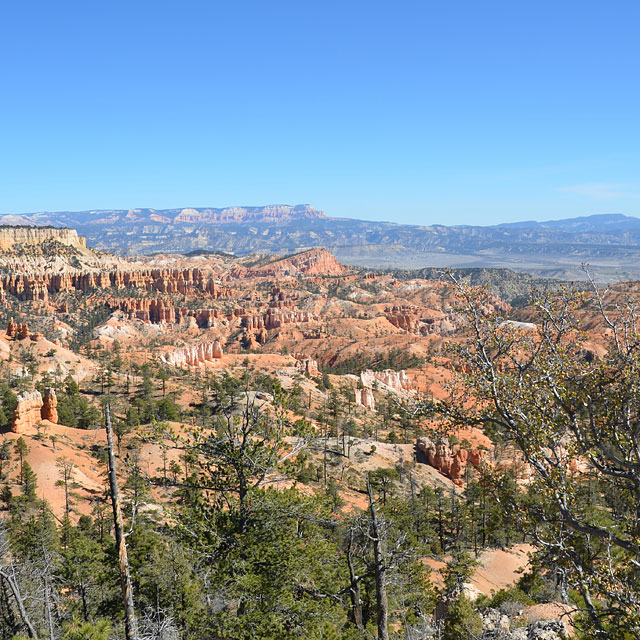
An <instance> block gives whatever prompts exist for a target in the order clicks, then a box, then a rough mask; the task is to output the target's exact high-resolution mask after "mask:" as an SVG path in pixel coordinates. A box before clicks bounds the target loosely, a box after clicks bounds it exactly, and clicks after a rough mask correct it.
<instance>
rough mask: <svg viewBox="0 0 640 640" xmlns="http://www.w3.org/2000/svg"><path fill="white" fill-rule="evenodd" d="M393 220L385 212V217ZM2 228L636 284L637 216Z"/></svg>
mask: <svg viewBox="0 0 640 640" xmlns="http://www.w3.org/2000/svg"><path fill="white" fill-rule="evenodd" d="M390 215H392V214H390ZM0 223H1V224H35V225H54V226H66V227H72V228H74V229H76V230H77V231H78V233H79V234H80V235H82V236H85V237H86V238H87V243H88V245H89V246H91V247H94V248H97V249H100V250H103V251H108V252H111V253H117V254H125V255H133V254H140V253H146V254H148V253H156V252H167V253H168V252H172V253H187V252H190V251H194V250H205V251H206V250H210V251H227V252H230V253H235V254H247V253H252V252H263V253H264V252H268V253H279V254H283V253H294V252H298V251H301V250H303V249H306V248H309V247H318V246H323V247H327V248H328V249H330V250H331V251H332V252H334V253H335V254H336V255H337V257H338V258H339V259H340V260H341V261H342V262H346V263H349V264H355V265H361V266H366V267H370V268H420V267H428V266H435V267H442V266H453V267H508V268H511V269H515V270H519V271H524V272H528V273H534V274H536V275H542V276H546V277H557V278H563V279H565V278H570V279H581V278H583V277H584V274H583V272H582V271H581V269H580V264H581V263H583V262H588V263H589V264H590V265H591V267H592V269H593V271H594V273H596V274H597V276H598V277H599V278H600V279H602V280H618V279H637V278H640V219H638V218H632V217H629V216H625V215H622V214H602V215H594V216H587V217H580V218H570V219H566V220H554V221H549V222H534V221H531V222H515V223H506V224H499V225H493V226H472V225H465V226H444V225H429V226H418V225H403V224H395V223H392V222H373V221H366V220H355V219H349V218H330V217H327V216H325V215H324V213H323V212H321V211H318V210H316V209H314V208H313V207H311V206H309V205H297V206H289V205H269V206H263V207H228V208H221V209H220V208H218V209H215V208H185V209H130V210H99V211H80V212H71V211H59V212H41V213H29V214H22V215H4V216H0Z"/></svg>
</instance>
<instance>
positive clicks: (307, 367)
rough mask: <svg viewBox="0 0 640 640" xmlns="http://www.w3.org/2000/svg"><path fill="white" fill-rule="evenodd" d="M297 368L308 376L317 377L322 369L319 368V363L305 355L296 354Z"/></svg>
mask: <svg viewBox="0 0 640 640" xmlns="http://www.w3.org/2000/svg"><path fill="white" fill-rule="evenodd" d="M296 360H297V362H296V369H297V370H298V371H299V372H300V373H301V374H302V375H304V376H307V378H315V377H316V376H319V375H320V370H319V369H318V363H317V362H316V361H315V360H313V359H311V358H306V357H304V356H302V357H298V356H296Z"/></svg>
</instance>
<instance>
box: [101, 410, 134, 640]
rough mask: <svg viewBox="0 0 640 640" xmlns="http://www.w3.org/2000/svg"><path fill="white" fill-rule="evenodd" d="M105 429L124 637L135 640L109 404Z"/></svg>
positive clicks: (129, 576)
mask: <svg viewBox="0 0 640 640" xmlns="http://www.w3.org/2000/svg"><path fill="white" fill-rule="evenodd" d="M105 427H106V431H107V449H108V454H109V490H110V493H111V504H112V506H113V522H114V526H115V533H116V549H117V551H118V567H119V571H120V586H121V588H122V600H123V603H124V614H125V617H124V623H125V636H126V638H127V640H136V638H137V624H136V612H135V609H134V606H133V588H132V587H131V573H130V571H129V559H128V557H127V544H126V541H125V536H124V526H123V523H122V509H121V506H120V492H119V489H118V477H117V476H116V458H115V454H114V452H113V436H112V430H111V410H110V407H109V404H108V403H107V405H106V406H105Z"/></svg>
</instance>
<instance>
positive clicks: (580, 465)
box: [416, 279, 640, 637]
mask: <svg viewBox="0 0 640 640" xmlns="http://www.w3.org/2000/svg"><path fill="white" fill-rule="evenodd" d="M454 281H455V283H456V286H457V287H458V291H459V294H460V300H461V307H460V312H461V314H462V316H463V317H464V319H465V320H466V325H465V326H466V328H467V339H466V340H465V341H464V342H463V343H461V344H460V343H458V344H457V345H456V346H454V347H453V348H452V352H453V358H454V363H455V364H456V368H457V369H458V370H459V371H460V375H459V380H458V384H457V385H455V386H454V388H452V391H451V395H450V397H449V398H448V399H447V400H446V401H441V402H434V401H425V402H423V403H422V404H421V405H420V406H418V407H417V411H416V412H417V413H419V414H420V413H421V414H423V415H424V414H429V415H435V416H438V417H439V418H440V419H442V420H444V421H445V423H446V424H448V425H449V426H450V427H456V426H461V425H466V426H477V427H481V428H484V429H489V430H490V431H491V432H492V433H493V434H494V436H495V437H498V438H500V439H501V440H502V441H504V442H505V443H507V444H509V445H514V446H515V448H516V450H517V451H519V452H520V455H521V456H522V457H523V459H524V461H525V462H526V463H527V464H528V466H529V468H530V469H532V470H533V472H534V476H533V478H532V479H531V481H530V495H531V499H528V500H523V501H520V502H519V503H513V502H511V503H509V504H505V508H507V509H509V510H510V514H511V517H512V518H517V519H519V520H520V521H521V522H522V525H523V526H526V527H527V530H528V532H529V533H530V535H532V536H533V539H534V541H535V542H536V543H537V545H538V546H539V548H540V549H542V550H543V551H544V553H545V554H546V557H547V558H549V559H551V560H552V561H553V562H554V563H555V565H556V567H557V568H559V569H560V570H561V571H562V572H563V575H564V576H565V577H566V576H570V578H569V579H570V584H571V586H572V587H574V588H575V589H577V590H578V591H579V593H580V595H581V597H582V601H583V603H584V610H585V612H586V614H587V619H588V621H587V622H586V623H585V624H586V625H587V626H588V627H589V629H590V630H591V632H592V633H593V634H594V637H610V635H609V634H610V633H612V632H613V630H616V629H625V628H626V629H629V630H631V631H632V632H634V633H636V634H640V587H639V586H638V585H639V584H640V384H639V382H638V381H639V380H640V326H639V324H638V315H637V302H636V300H634V299H633V298H632V297H630V296H628V295H627V294H625V292H624V291H622V290H620V289H618V290H612V291H608V292H602V291H600V290H599V288H598V287H597V286H596V285H595V283H594V282H591V285H592V288H591V292H590V293H585V292H584V291H583V292H580V291H576V290H568V289H563V288H561V289H560V290H558V291H555V292H534V295H533V297H532V300H531V305H530V307H529V309H528V316H527V318H526V319H527V320H528V321H529V323H527V324H523V323H518V322H513V321H512V320H510V319H508V317H507V316H506V311H507V309H506V308H505V307H504V305H501V304H500V303H499V301H497V300H496V298H495V296H493V295H492V294H491V293H490V292H488V291H487V290H486V289H472V288H469V287H467V286H465V285H464V284H463V283H462V282H460V281H458V280H455V279H454ZM585 327H587V328H588V329H589V330H590V334H587V332H586V331H585ZM594 340H595V341H596V342H598V341H599V342H600V345H595V346H594V345H593V344H592V342H593V341H594ZM494 475H495V474H494ZM564 591H565V593H566V585H565V587H564ZM596 601H597V605H596Z"/></svg>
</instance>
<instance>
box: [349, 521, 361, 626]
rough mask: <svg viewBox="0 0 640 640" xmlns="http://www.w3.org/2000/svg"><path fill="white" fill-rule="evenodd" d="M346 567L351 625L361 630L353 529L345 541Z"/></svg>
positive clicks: (358, 582)
mask: <svg viewBox="0 0 640 640" xmlns="http://www.w3.org/2000/svg"><path fill="white" fill-rule="evenodd" d="M347 566H348V567H349V580H350V582H351V584H350V585H349V597H350V598H351V615H352V618H353V624H355V626H356V627H357V628H358V629H362V597H361V596H360V577H359V576H358V575H356V571H355V567H354V566H353V529H349V537H348V540H347Z"/></svg>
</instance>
